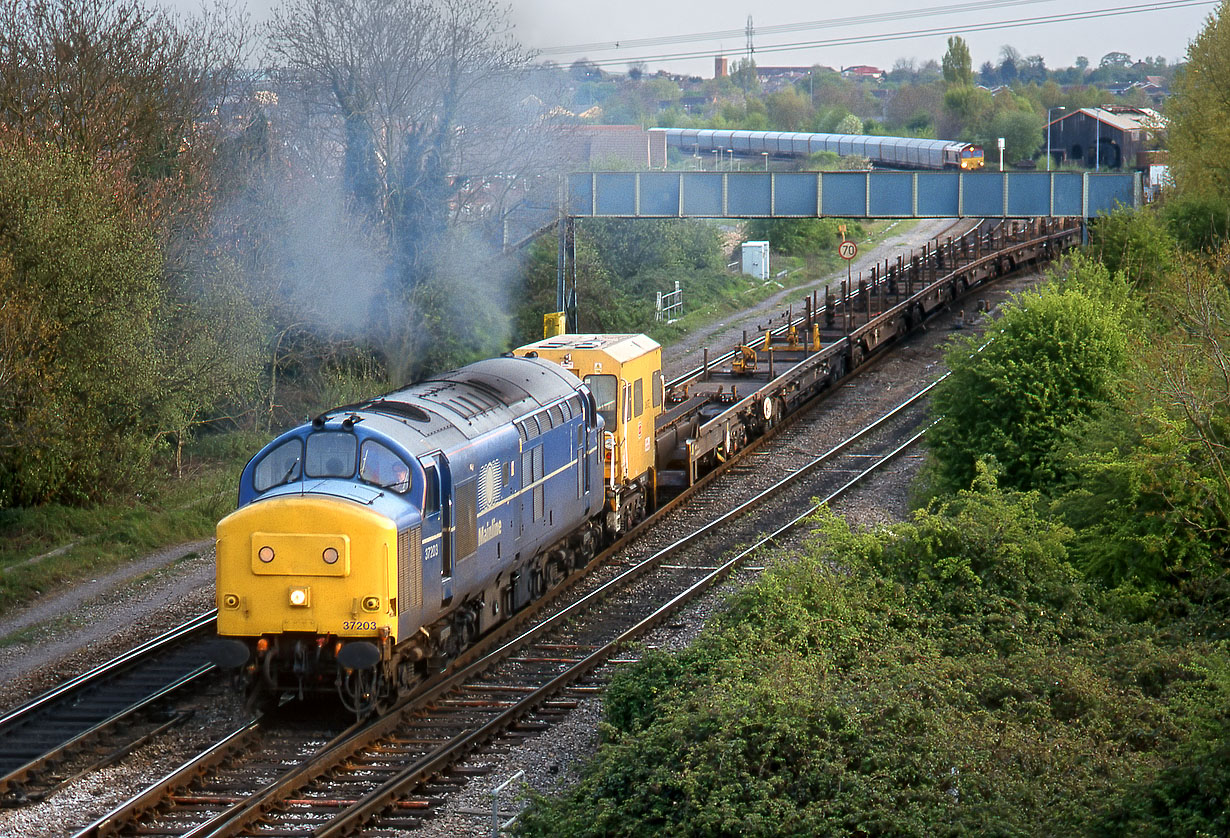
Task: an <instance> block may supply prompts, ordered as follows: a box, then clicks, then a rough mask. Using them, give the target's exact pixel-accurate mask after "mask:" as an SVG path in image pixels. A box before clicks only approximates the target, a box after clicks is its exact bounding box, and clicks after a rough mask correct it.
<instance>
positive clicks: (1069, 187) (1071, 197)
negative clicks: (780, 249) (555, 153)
mask: <svg viewBox="0 0 1230 838" xmlns="http://www.w3.org/2000/svg"><path fill="white" fill-rule="evenodd" d="M1143 196H1144V186H1143V180H1142V178H1141V175H1140V173H1139V172H1128V173H1114V174H1094V173H1090V172H1085V173H1079V172H1005V173H999V172H882V171H871V172H579V173H574V174H570V175H569V176H568V179H567V193H566V195H565V207H564V214H565V215H567V216H571V217H574V218H816V217H825V216H835V217H840V218H964V217H976V218H982V217H991V218H995V217H1003V218H1043V217H1080V218H1090V217H1093V216H1096V215H1097V214H1098V213H1099V212H1104V211H1105V212H1109V211H1110V210H1113V209H1115V208H1116V207H1119V206H1127V207H1138V206H1140V205H1141V203H1142V201H1143Z"/></svg>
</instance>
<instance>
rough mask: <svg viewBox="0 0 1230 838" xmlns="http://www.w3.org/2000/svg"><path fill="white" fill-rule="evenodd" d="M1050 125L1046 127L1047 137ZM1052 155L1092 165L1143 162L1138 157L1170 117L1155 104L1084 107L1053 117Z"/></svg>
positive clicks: (1059, 159) (1121, 165)
mask: <svg viewBox="0 0 1230 838" xmlns="http://www.w3.org/2000/svg"><path fill="white" fill-rule="evenodd" d="M1047 127H1048V126H1045V125H1044V126H1043V127H1042V134H1043V138H1044V141H1045V137H1046V131H1047ZM1049 127H1050V148H1051V156H1052V157H1053V158H1055V160H1056V162H1060V163H1061V162H1063V161H1064V160H1071V161H1073V162H1076V163H1080V164H1083V165H1085V166H1087V167H1089V168H1091V169H1092V168H1102V169H1122V168H1124V167H1125V166H1127V167H1135V166H1137V165H1139V161H1138V157H1139V158H1143V156H1144V155H1143V152H1145V151H1147V150H1148V149H1150V148H1151V147H1152V146H1153V145H1154V140H1155V137H1156V135H1157V134H1158V133H1160V132H1162V131H1164V130H1165V129H1166V118H1165V117H1164V116H1162V115H1161V114H1160V113H1158V112H1157V111H1155V110H1153V109H1152V108H1131V107H1123V106H1118V105H1112V106H1108V107H1105V108H1081V109H1079V110H1075V111H1070V112H1068V113H1064V114H1062V115H1060V116H1059V118H1058V119H1054V120H1052V121H1051V123H1050V125H1049Z"/></svg>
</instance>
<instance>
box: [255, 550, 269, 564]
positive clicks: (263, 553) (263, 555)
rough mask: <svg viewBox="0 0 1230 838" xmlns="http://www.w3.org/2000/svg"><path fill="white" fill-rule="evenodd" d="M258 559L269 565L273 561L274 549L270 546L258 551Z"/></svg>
mask: <svg viewBox="0 0 1230 838" xmlns="http://www.w3.org/2000/svg"><path fill="white" fill-rule="evenodd" d="M256 557H257V558H258V559H260V560H261V561H262V562H264V563H265V564H269V563H270V562H271V561H273V548H272V547H269V546H268V545H266V546H264V547H262V548H261V549H260V550H258V551H257V553H256Z"/></svg>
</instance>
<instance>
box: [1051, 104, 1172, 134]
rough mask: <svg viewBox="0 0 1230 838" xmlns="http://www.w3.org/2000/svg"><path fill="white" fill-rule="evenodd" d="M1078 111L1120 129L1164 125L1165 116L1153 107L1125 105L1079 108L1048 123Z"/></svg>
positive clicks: (1058, 120)
mask: <svg viewBox="0 0 1230 838" xmlns="http://www.w3.org/2000/svg"><path fill="white" fill-rule="evenodd" d="M1078 113H1083V114H1084V115H1085V116H1087V117H1089V118H1090V119H1096V120H1098V121H1099V122H1101V123H1102V124H1103V125H1109V126H1110V127H1111V128H1118V129H1119V130H1120V131H1139V130H1141V129H1144V128H1164V127H1166V117H1164V116H1162V115H1161V114H1160V113H1158V112H1157V111H1155V110H1153V108H1127V107H1110V108H1080V109H1079V110H1075V111H1068V112H1067V113H1064V114H1061V115H1060V116H1059V117H1058V118H1056V119H1052V120H1051V121H1050V123H1048V124H1050V125H1054V124H1055V123H1056V122H1063V121H1064V120H1065V119H1071V118H1072V117H1074V116H1076V115H1077V114H1078ZM1044 127H1045V126H1044Z"/></svg>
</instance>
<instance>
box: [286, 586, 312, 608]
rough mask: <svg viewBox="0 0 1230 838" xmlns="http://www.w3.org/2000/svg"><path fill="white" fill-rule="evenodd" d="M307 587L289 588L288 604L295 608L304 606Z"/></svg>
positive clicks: (306, 597)
mask: <svg viewBox="0 0 1230 838" xmlns="http://www.w3.org/2000/svg"><path fill="white" fill-rule="evenodd" d="M308 590H309V589H308V588H291V589H290V604H291V605H292V606H294V607H295V608H305V607H307V604H308Z"/></svg>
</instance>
